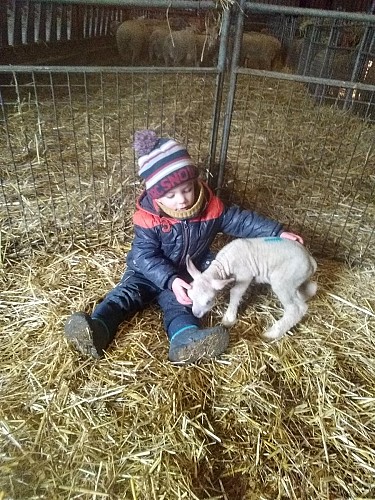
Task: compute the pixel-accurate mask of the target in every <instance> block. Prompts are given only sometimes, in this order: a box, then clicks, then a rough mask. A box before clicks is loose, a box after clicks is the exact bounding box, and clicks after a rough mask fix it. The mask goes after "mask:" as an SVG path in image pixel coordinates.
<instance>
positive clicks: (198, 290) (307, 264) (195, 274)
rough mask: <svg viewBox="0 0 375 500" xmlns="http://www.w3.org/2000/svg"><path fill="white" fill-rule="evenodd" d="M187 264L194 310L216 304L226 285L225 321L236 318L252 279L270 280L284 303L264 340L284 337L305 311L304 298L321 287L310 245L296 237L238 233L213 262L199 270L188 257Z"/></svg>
mask: <svg viewBox="0 0 375 500" xmlns="http://www.w3.org/2000/svg"><path fill="white" fill-rule="evenodd" d="M186 265H187V270H188V272H189V273H190V275H191V277H192V278H193V282H192V283H191V286H192V288H191V289H189V290H188V296H189V297H190V299H191V300H192V302H193V304H192V311H193V314H194V315H195V316H196V317H197V318H201V317H202V316H203V315H204V314H205V313H206V312H208V311H209V310H211V309H212V307H213V306H214V302H215V298H216V295H217V294H218V292H219V291H220V290H222V289H224V287H225V286H227V285H232V287H231V289H230V301H229V305H228V308H227V310H226V312H225V314H224V316H223V325H224V326H227V327H229V326H232V325H233V324H234V323H235V322H236V318H237V310H238V306H239V303H240V301H241V298H242V296H243V294H244V293H245V292H246V290H247V288H248V287H249V285H250V283H251V282H252V281H253V280H254V281H255V282H256V283H268V284H270V285H271V287H272V290H273V291H274V293H275V294H276V295H277V297H278V298H279V300H280V302H281V304H282V305H283V307H284V315H283V317H282V318H281V319H280V320H278V321H277V322H276V323H275V324H274V325H273V326H272V327H271V328H270V329H269V330H267V331H266V332H265V333H264V334H263V338H264V339H265V340H275V339H279V338H281V337H282V336H283V335H284V334H285V333H286V332H287V331H288V330H290V329H291V328H292V327H293V326H295V325H296V324H297V323H298V322H299V321H300V320H301V319H302V317H303V316H304V315H305V314H306V312H307V309H308V306H307V304H306V301H307V300H308V299H310V298H311V297H313V296H314V295H315V293H316V290H317V285H316V283H315V282H313V281H310V278H311V276H312V275H313V274H314V272H315V271H316V268H317V264H316V261H315V260H314V259H313V257H312V256H311V255H310V254H309V253H308V251H307V250H306V248H305V247H304V246H303V245H301V244H300V243H298V242H296V241H291V240H287V239H283V238H274V237H269V238H240V239H236V240H233V241H232V242H230V243H229V244H228V245H225V246H224V247H223V248H222V249H221V250H220V251H219V253H218V254H217V256H216V258H215V260H213V261H212V263H211V265H210V266H209V267H208V268H207V269H206V270H205V271H204V272H203V273H201V272H200V271H198V269H197V268H196V267H195V266H194V264H193V262H192V260H191V259H190V257H187V259H186Z"/></svg>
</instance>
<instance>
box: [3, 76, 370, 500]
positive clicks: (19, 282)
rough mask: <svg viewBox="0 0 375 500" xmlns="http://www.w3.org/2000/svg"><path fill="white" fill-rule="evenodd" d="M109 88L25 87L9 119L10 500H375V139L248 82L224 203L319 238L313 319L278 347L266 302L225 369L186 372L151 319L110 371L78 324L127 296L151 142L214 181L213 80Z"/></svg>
mask: <svg viewBox="0 0 375 500" xmlns="http://www.w3.org/2000/svg"><path fill="white" fill-rule="evenodd" d="M105 77H106V78H105V79H104V78H103V77H98V76H95V79H93V80H92V81H91V80H90V79H89V81H88V83H87V82H84V83H85V84H86V83H87V85H88V87H86V88H88V92H87V94H86V95H85V93H84V89H85V86H84V84H83V81H82V79H83V78H82V77H78V76H77V78H76V79H75V78H73V77H71V78H70V83H71V85H72V93H71V94H70V95H69V94H68V92H67V86H66V85H65V83H64V80H63V79H62V80H59V81H57V82H56V85H53V88H52V87H51V85H50V80H48V79H46V80H43V79H41V81H40V82H37V85H36V87H35V86H33V85H29V84H28V82H27V85H25V86H24V87H22V86H21V87H20V89H19V90H20V92H21V95H20V98H19V100H18V101H17V105H16V106H14V107H13V108H12V109H11V108H10V107H8V108H7V130H6V134H3V135H2V137H1V138H0V141H1V142H0V145H1V151H2V160H3V166H2V167H1V169H2V175H1V177H2V196H4V198H6V200H5V201H6V208H7V211H6V210H5V204H4V200H3V199H2V200H1V201H2V203H1V205H0V206H1V213H0V219H1V221H2V224H1V281H2V292H1V302H0V306H1V319H0V324H1V332H2V333H1V338H2V349H1V354H0V359H1V367H2V370H1V401H2V404H1V407H0V424H1V434H0V435H1V441H0V442H1V457H2V460H1V463H0V471H1V472H0V498H3V499H4V500H5V499H10V498H14V499H18V498H54V499H61V500H62V499H66V498H82V499H89V498H90V499H91V498H96V499H105V498H111V499H122V498H129V499H145V500H146V499H147V500H148V499H158V500H159V499H162V498H165V499H180V498H181V499H182V498H186V499H199V500H201V499H206V498H207V499H208V498H210V499H223V500H226V499H236V500H237V499H244V500H245V499H254V498H257V499H265V500H274V499H275V498H280V499H286V498H290V499H311V498H313V499H327V500H328V499H331V498H356V499H359V498H374V497H375V487H374V480H373V478H374V472H375V458H374V457H375V453H374V449H373V444H372V443H373V438H371V436H373V435H374V415H375V410H374V401H375V375H374V373H375V369H374V368H375V367H374V359H375V346H374V336H373V332H374V331H375V300H374V294H373V283H374V275H375V273H374V266H373V262H374V256H375V255H374V251H373V250H372V248H369V245H368V241H369V235H370V234H372V232H373V227H374V197H373V194H374V178H373V175H374V174H373V170H371V169H370V168H368V169H366V170H364V169H363V157H364V156H366V155H367V156H366V157H367V158H368V159H369V165H373V158H374V152H373V149H371V147H370V145H371V141H373V134H374V127H373V125H370V124H367V123H364V122H363V121H361V120H360V119H359V118H357V117H356V116H355V115H349V114H348V113H347V112H343V111H340V110H337V109H331V108H314V106H313V103H312V102H311V100H310V99H309V97H308V94H307V91H306V89H305V88H304V87H303V86H302V85H299V84H292V83H290V82H288V83H284V82H281V81H276V80H275V81H265V80H264V78H262V77H251V78H245V77H239V82H238V92H237V95H236V103H235V109H234V112H233V121H232V132H231V138H230V144H229V150H228V164H227V169H226V171H225V179H224V188H223V195H224V196H225V197H227V198H228V199H232V200H234V201H238V202H240V203H242V204H244V205H245V206H246V207H249V208H255V207H256V208H257V210H259V211H262V212H263V213H265V214H266V215H268V216H272V217H275V218H277V219H278V220H282V221H283V222H286V223H287V224H289V225H290V227H291V228H293V229H295V230H296V231H300V232H301V233H302V234H303V235H304V236H305V239H306V241H307V244H308V246H309V247H310V248H311V249H312V250H313V254H314V256H315V257H316V258H317V261H318V271H317V274H316V278H317V281H318V285H319V289H318V294H317V295H316V296H315V297H314V300H313V301H312V302H311V303H310V306H309V314H308V316H307V317H305V318H304V320H303V321H302V322H301V323H300V324H299V325H298V326H297V327H296V328H295V329H294V330H293V334H292V335H288V336H286V337H284V338H283V339H282V340H281V341H279V342H276V343H273V344H266V343H264V342H263V341H262V340H261V333H262V332H263V331H264V330H265V329H266V328H267V326H269V325H270V324H272V323H273V322H274V320H275V318H276V317H278V316H280V312H281V309H280V308H279V306H278V304H277V302H276V301H275V298H274V297H273V296H272V294H271V293H269V291H268V290H265V289H263V288H262V287H258V288H257V292H256V294H255V295H254V296H253V298H252V301H251V303H250V304H249V305H248V307H246V308H243V310H241V312H240V314H239V318H238V322H237V324H236V325H235V327H233V328H232V330H231V333H230V345H229V348H228V350H227V352H226V353H225V354H224V355H223V356H221V357H220V358H219V359H217V360H215V361H205V362H201V363H199V364H197V365H191V366H177V365H173V364H171V363H169V362H168V361H167V352H168V344H167V339H166V335H165V333H164V331H163V327H162V322H161V317H160V311H159V309H158V308H157V307H154V306H151V307H150V308H149V309H146V310H145V311H143V312H142V313H138V314H136V315H135V316H134V317H132V318H129V320H128V321H127V322H125V323H124V324H123V325H122V327H121V329H120V331H119V333H118V335H117V337H116V341H115V347H114V348H113V349H110V350H109V351H108V353H107V355H106V356H105V358H104V359H103V360H99V361H92V360H88V359H85V358H83V357H81V356H80V355H79V354H78V353H76V352H73V351H72V350H71V349H70V348H69V347H68V345H67V344H66V342H65V340H64V338H63V335H62V330H63V324H64V321H65V319H66V317H67V315H68V314H69V313H70V312H72V311H74V310H86V311H91V309H92V308H93V307H94V306H95V304H96V303H97V301H98V300H100V298H101V295H103V294H104V293H105V292H106V291H107V290H109V289H110V288H111V287H112V286H113V285H114V284H115V283H116V282H117V281H118V280H119V279H120V277H121V274H122V271H123V268H124V255H125V254H126V252H127V251H128V250H129V248H130V243H131V238H132V226H131V214H132V211H133V207H134V201H135V198H136V196H137V194H138V193H139V191H140V189H141V185H140V183H139V180H138V178H137V176H136V172H135V169H134V158H133V153H132V150H131V139H132V137H131V136H132V133H133V130H134V129H137V128H142V127H145V126H150V127H159V130H162V132H163V133H164V134H166V135H167V134H172V135H175V136H176V137H177V138H179V139H180V140H184V141H186V143H187V145H188V147H189V150H190V151H191V154H192V156H193V157H194V158H195V159H196V161H197V163H198V165H199V166H200V167H201V169H202V173H203V174H205V173H206V172H205V157H206V155H207V147H206V145H207V143H208V138H209V134H210V126H211V122H210V120H211V108H210V103H211V102H212V99H213V91H212V87H211V86H210V82H211V79H212V80H213V79H214V77H213V76H212V75H205V76H204V77H202V75H198V76H197V77H192V76H190V75H188V74H186V75H181V74H180V75H177V76H176V75H164V76H160V75H159V76H158V77H155V76H150V75H149V76H148V77H145V76H140V75H130V76H123V75H116V76H113V75H105ZM57 83H58V85H57ZM43 86H44V88H43ZM107 86H108V88H107ZM34 88H38V109H36V104H35V102H33V97H32V96H33V95H34ZM125 88H126V89H127V90H125ZM51 89H52V90H53V92H52V91H51ZM129 89H131V92H129V93H127V92H128V91H129ZM43 91H44V94H43ZM22 92H23V94H22ZM81 93H82V95H81ZM172 93H173V95H174V96H175V97H173V98H172V97H170V96H171V95H172ZM167 96H169V97H168V98H167ZM250 97H251V101H250ZM249 102H251V106H250V105H249V104H248V103H249ZM285 109H287V110H288V113H287V114H286V113H285V112H283V110H285ZM126 116H131V117H132V119H130V120H128V119H124V118H125V117H126ZM354 139H355V142H354ZM9 144H11V146H12V147H11V148H9ZM335 156H338V157H339V159H340V161H338V162H336V161H335ZM77 158H78V160H79V161H77ZM250 160H251V163H250ZM77 164H79V175H78V174H77ZM13 165H16V168H15V167H13ZM46 165H48V168H46ZM47 174H48V175H47ZM327 177H328V180H327ZM327 186H328V187H329V191H328V190H327ZM21 206H22V207H23V211H21V209H20V207H21ZM9 220H11V222H12V224H11V226H8V225H7V222H8V221H9ZM223 240H224V238H223ZM326 240H327V241H328V243H329V245H331V247H329V245H328V250H327V251H326V253H325V254H323V255H321V256H320V255H319V252H320V250H321V249H323V248H326V249H327V244H326ZM222 243H223V241H222V240H221V239H219V240H218V241H217V242H216V244H215V246H216V248H219V247H220V246H222ZM44 244H46V245H45V246H46V248H44ZM366 245H367V246H366ZM29 247H32V248H33V249H34V250H33V252H32V253H30V252H28V251H27V249H28V248H29ZM329 248H331V249H332V255H330V252H329ZM362 253H363V255H366V256H367V258H366V259H365V260H364V261H363V263H362V264H361V265H357V266H352V265H350V263H351V258H350V257H353V256H355V255H356V256H359V257H360V256H361V254H362ZM333 257H335V258H333ZM336 257H338V258H340V257H341V260H338V259H336ZM345 257H347V258H346V260H345ZM223 307H224V304H223V303H220V302H219V303H218V305H217V306H216V307H215V308H214V309H213V311H212V312H211V313H210V314H209V315H207V316H206V317H205V320H204V321H205V322H206V323H207V325H213V324H215V323H217V322H218V321H219V318H220V317H221V315H222V311H223Z"/></svg>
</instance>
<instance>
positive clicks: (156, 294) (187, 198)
mask: <svg viewBox="0 0 375 500" xmlns="http://www.w3.org/2000/svg"><path fill="white" fill-rule="evenodd" d="M134 139H135V140H134V149H135V151H136V153H137V155H138V163H139V167H140V170H139V175H140V176H141V177H142V178H143V179H144V181H145V188H146V189H145V190H144V191H143V193H142V194H141V195H140V197H139V199H138V201H137V206H136V211H135V214H134V217H133V222H134V233H135V235H134V240H133V243H132V247H131V250H130V252H129V253H128V255H127V269H126V271H125V273H124V275H123V277H122V279H121V281H120V283H119V284H118V285H117V286H116V287H115V288H114V289H113V290H111V291H110V292H109V293H108V294H107V295H106V297H105V298H104V300H103V301H102V302H101V303H99V304H98V305H97V306H96V308H95V310H94V311H93V313H92V315H91V316H90V315H89V314H86V313H84V312H76V313H74V314H72V315H71V316H69V317H68V319H67V321H66V324H65V336H66V338H67V339H68V341H70V342H71V343H72V344H73V345H74V346H75V347H76V348H77V349H78V350H79V351H80V352H82V353H83V354H86V355H91V356H93V357H94V358H99V357H101V356H103V352H104V351H105V350H106V349H107V348H108V346H109V345H110V344H111V342H112V340H113V339H114V337H115V335H116V332H117V329H118V327H119V325H120V324H121V323H122V322H123V321H124V320H125V319H127V318H128V317H129V316H130V315H132V314H134V313H135V312H137V311H139V310H142V309H143V308H144V307H145V306H147V305H148V304H150V303H151V302H152V301H154V300H156V301H157V303H158V304H159V306H160V307H161V309H162V311H163V318H164V327H165V330H166V332H167V335H168V338H169V359H170V360H171V361H179V362H186V363H191V362H195V361H197V360H199V359H200V358H203V357H205V358H212V357H215V356H218V355H219V354H221V353H222V352H223V351H225V349H226V348H227V346H228V342H229V335H228V331H227V330H226V329H225V328H224V327H223V326H221V325H218V326H214V327H212V328H202V327H201V325H200V321H199V320H198V318H196V317H195V316H193V314H192V311H191V300H190V299H189V297H188V296H187V290H188V289H189V288H190V285H189V280H190V278H189V275H188V273H187V270H186V266H185V260H186V256H187V255H190V257H191V258H192V260H193V262H194V264H195V265H196V267H197V268H198V269H201V270H203V269H205V268H206V267H207V266H208V265H209V264H210V262H211V260H212V259H213V255H212V254H211V252H210V245H211V243H212V242H213V240H214V238H215V236H216V235H217V234H218V233H225V234H228V235H231V236H233V237H236V238H238V237H252V238H254V237H260V236H280V237H282V238H289V239H294V240H298V241H299V242H301V243H303V241H302V238H301V237H300V236H298V235H296V234H293V233H290V232H287V231H284V229H283V227H282V225H281V224H280V223H279V222H277V221H274V220H271V219H268V218H266V217H263V216H262V215H259V214H257V213H256V212H253V211H249V210H243V209H241V208H239V207H238V206H232V207H225V206H224V204H223V202H222V201H221V200H220V199H219V198H218V197H217V196H215V195H214V194H213V192H212V191H211V190H210V188H209V187H208V186H207V185H206V184H205V183H204V182H203V181H202V180H200V179H199V176H198V170H197V168H196V166H195V165H194V162H193V160H192V159H191V157H190V155H189V154H188V152H187V150H186V149H185V147H184V146H182V145H181V144H179V143H177V142H176V141H175V140H173V139H168V138H158V137H157V135H156V133H155V132H154V131H152V130H143V131H139V132H136V133H135V136H134Z"/></svg>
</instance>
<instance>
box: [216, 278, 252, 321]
mask: <svg viewBox="0 0 375 500" xmlns="http://www.w3.org/2000/svg"><path fill="white" fill-rule="evenodd" d="M251 281H252V280H251V279H250V280H246V281H237V282H236V284H235V285H234V286H233V287H232V288H231V289H230V294H229V296H230V298H229V304H228V308H227V310H226V312H225V314H224V316H223V321H222V323H223V325H224V326H227V327H229V326H232V325H234V323H235V322H236V319H237V311H238V306H239V305H240V302H241V299H242V296H243V294H244V293H245V292H246V290H247V288H248V286H249V285H250V283H251Z"/></svg>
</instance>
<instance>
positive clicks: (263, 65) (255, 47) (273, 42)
mask: <svg viewBox="0 0 375 500" xmlns="http://www.w3.org/2000/svg"><path fill="white" fill-rule="evenodd" d="M285 58H286V53H285V51H284V50H283V48H282V45H281V42H280V40H278V39H277V38H276V37H274V36H272V35H268V34H266V33H258V32H255V31H251V32H248V33H244V34H243V35H242V47H241V56H240V64H241V66H245V67H247V68H252V69H263V70H267V71H280V70H281V69H282V68H283V67H284V63H285Z"/></svg>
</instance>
